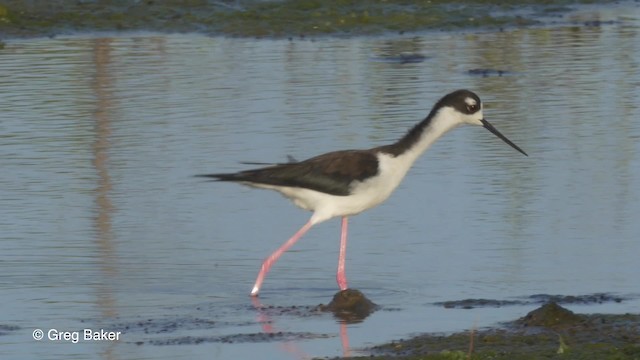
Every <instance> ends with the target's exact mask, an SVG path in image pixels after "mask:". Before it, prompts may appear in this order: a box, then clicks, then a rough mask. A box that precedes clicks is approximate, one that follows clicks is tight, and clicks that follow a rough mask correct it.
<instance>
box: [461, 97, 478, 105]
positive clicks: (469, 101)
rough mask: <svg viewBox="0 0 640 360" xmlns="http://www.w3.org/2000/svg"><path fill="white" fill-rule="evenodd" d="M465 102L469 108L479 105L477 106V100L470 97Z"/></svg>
mask: <svg viewBox="0 0 640 360" xmlns="http://www.w3.org/2000/svg"><path fill="white" fill-rule="evenodd" d="M464 102H466V103H467V105H469V106H473V105H477V104H478V102H477V101H476V99H474V98H470V97H468V98H466V99H464Z"/></svg>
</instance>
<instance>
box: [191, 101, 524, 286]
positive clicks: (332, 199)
mask: <svg viewBox="0 0 640 360" xmlns="http://www.w3.org/2000/svg"><path fill="white" fill-rule="evenodd" d="M462 124H471V125H482V126H483V127H485V128H486V129H487V130H489V131H491V132H492V133H493V134H495V135H496V136H497V137H499V138H500V139H502V140H503V141H504V142H506V143H507V144H509V145H510V146H511V147H513V148H514V149H516V150H518V151H519V152H521V153H522V154H524V155H527V153H525V152H524V151H523V150H522V149H520V148H519V147H518V146H517V145H516V144H514V143H512V142H511V141H510V140H509V139H507V138H506V137H505V136H504V135H502V134H501V133H500V132H499V131H498V130H497V129H496V128H495V127H493V125H491V124H490V123H489V122H488V121H487V120H485V119H484V116H483V114H482V102H481V101H480V98H479V97H478V95H476V94H474V93H473V92H471V91H469V90H457V91H454V92H452V93H450V94H448V95H446V96H444V97H443V98H442V99H440V100H439V101H438V102H437V103H436V104H435V106H434V107H433V109H432V110H431V112H430V113H429V115H427V117H426V118H425V119H424V120H422V121H421V122H420V123H418V124H417V125H416V126H414V127H413V128H412V129H411V130H409V132H408V133H407V134H406V135H405V136H403V137H402V138H401V139H400V140H398V141H396V142H395V143H393V144H390V145H384V146H379V147H375V148H373V149H368V150H342V151H334V152H330V153H326V154H322V155H319V156H316V157H313V158H311V159H308V160H305V161H300V162H290V163H286V164H275V165H272V166H267V167H263V168H259V169H253V170H246V171H241V172H238V173H231V174H207V175H198V176H204V177H209V178H213V179H216V180H219V181H235V182H239V183H242V184H245V185H250V186H255V187H259V188H264V189H272V190H276V191H279V192H280V193H282V194H283V195H284V196H286V197H288V198H289V199H291V200H292V201H293V203H294V204H296V205H297V206H299V207H301V208H303V209H305V210H310V211H313V215H312V216H311V218H310V219H309V221H308V222H307V223H306V224H305V225H304V226H303V227H302V228H300V230H298V231H297V232H296V233H295V234H294V235H293V236H292V237H291V238H290V239H289V240H287V242H285V243H284V244H283V245H282V246H280V248H278V249H277V250H276V251H275V252H273V254H271V255H270V256H269V257H268V258H266V259H265V260H264V262H263V263H262V268H261V269H260V272H259V273H258V278H257V279H256V282H255V285H254V286H253V289H252V290H251V295H252V296H256V295H258V292H259V291H260V287H261V286H262V282H263V281H264V278H265V275H266V274H267V272H269V269H270V268H271V266H272V265H273V264H274V263H275V262H276V261H277V260H278V258H279V257H280V256H281V255H282V254H283V253H284V252H285V251H287V250H288V249H289V248H290V247H291V246H292V245H293V244H295V243H296V241H298V240H299V239H300V238H301V237H302V235H304V234H305V233H306V232H307V231H308V230H309V229H310V228H311V227H312V226H313V225H315V224H318V223H320V222H322V221H326V220H329V219H331V218H333V217H337V216H341V217H342V231H341V235H340V255H339V258H338V272H337V276H336V278H337V281H338V286H340V290H345V289H347V279H346V276H345V272H344V265H345V254H346V248H347V224H348V216H350V215H355V214H358V213H360V212H362V211H365V210H367V209H371V208H372V207H374V206H376V205H378V204H380V203H382V202H383V201H384V200H386V199H387V198H388V197H389V195H391V192H393V190H394V189H395V188H396V187H398V185H399V184H400V181H402V179H403V178H404V176H405V175H406V174H407V171H409V168H411V165H412V164H413V163H414V161H416V159H417V158H418V157H419V156H420V155H421V154H422V153H423V152H425V151H426V150H427V149H428V148H429V146H430V145H431V144H433V143H434V142H435V141H436V140H437V139H438V138H439V137H440V136H442V135H444V134H445V133H446V132H447V131H449V130H451V129H453V128H455V127H456V126H458V125H462Z"/></svg>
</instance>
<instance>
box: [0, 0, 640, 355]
mask: <svg viewBox="0 0 640 360" xmlns="http://www.w3.org/2000/svg"><path fill="white" fill-rule="evenodd" d="M635 9H636V10H637V8H635ZM623 10H624V9H623ZM630 13H633V12H629V11H628V9H627V11H626V14H625V11H622V10H620V11H618V12H607V11H604V10H602V9H599V10H598V9H597V11H596V10H594V12H593V13H590V12H586V13H584V14H582V16H585V18H589V19H590V18H593V17H594V16H597V17H598V18H599V19H601V20H603V21H604V20H614V21H613V22H603V23H602V24H599V26H558V27H554V28H533V29H521V30H508V31H503V32H496V33H493V32H483V33H425V34H422V35H410V36H397V37H364V38H352V39H330V38H327V39H320V40H316V41H297V40H296V41H288V40H253V39H225V38H212V37H206V36H199V35H155V34H126V35H95V36H74V37H62V38H56V39H34V40H15V41H7V45H6V47H5V49H3V50H0V89H2V96H1V97H0V114H1V115H0V166H1V168H2V171H1V172H0V201H1V203H2V206H1V207H0V229H1V232H0V254H1V255H0V259H1V261H0V273H1V274H2V276H0V289H1V290H2V297H3V306H2V310H0V325H6V326H15V327H18V329H17V330H12V331H8V332H6V334H4V335H2V334H0V342H1V343H3V346H2V347H1V348H0V356H1V357H2V358H3V359H4V358H8V359H13V358H16V359H18V358H21V359H22V358H39V359H55V358H60V357H64V358H67V359H74V358H78V359H80V358H82V359H87V358H95V359H103V358H104V359H147V358H148V359H159V358H167V359H169V358H170V359H178V358H185V359H186V358H189V359H191V358H194V357H195V358H197V357H204V356H206V357H209V358H216V359H232V358H250V357H255V356H258V354H259V357H260V358H265V359H280V358H305V357H311V356H336V355H342V354H357V353H358V351H357V350H358V348H361V347H363V346H367V345H371V344H374V343H378V342H382V341H388V340H391V339H394V338H400V337H406V336H408V335H410V334H412V333H415V332H424V331H441V332H446V331H455V330H462V329H469V328H472V327H482V326H489V325H494V324H496V323H497V322H498V321H503V320H509V319H513V318H514V317H517V316H521V315H523V314H524V313H526V312H527V311H529V310H531V309H532V308H533V307H527V306H520V307H519V306H512V307H503V308H497V309H495V308H484V309H483V308H481V309H474V310H457V309H444V308H443V307H442V306H437V305H434V303H435V302H441V301H455V300H461V299H466V298H487V299H499V300H501V299H517V298H521V297H527V296H530V295H533V294H539V293H546V294H562V295H581V294H593V293H600V292H606V293H612V294H618V295H621V296H623V297H628V298H630V299H629V300H625V301H622V302H620V303H612V304H608V303H607V304H602V305H592V306H574V307H572V308H571V307H570V308H571V309H572V310H574V311H588V312H638V309H639V305H640V302H639V301H637V300H634V299H636V297H635V295H637V294H638V289H639V288H640V280H639V278H638V276H637V274H638V271H639V270H640V268H639V266H638V260H637V258H638V254H640V242H638V240H637V239H638V235H640V223H639V222H638V221H637V219H638V218H637V214H638V213H640V201H639V200H640V159H639V157H638V154H640V145H639V144H640V125H639V124H640V123H639V122H638V119H639V118H640V111H639V107H638V99H639V98H640V90H639V89H640V75H639V74H640V55H639V54H640V49H639V47H640V46H639V45H640V41H639V35H640V33H639V31H638V29H639V25H640V22H639V20H638V17H637V16H634V15H629V14H630ZM635 13H636V14H637V12H635ZM401 53H417V54H422V55H424V56H425V59H424V61H423V62H418V63H408V64H402V63H398V62H394V61H376V60H377V59H381V58H393V57H394V56H397V55H398V54H401ZM471 69H497V70H503V71H505V73H504V74H503V76H489V77H483V76H473V75H470V74H469V73H468V71H469V70H471ZM458 88H468V89H471V90H473V91H475V92H477V93H478V94H479V95H480V96H481V98H482V99H483V101H484V102H485V104H486V105H485V115H486V116H487V118H488V119H489V120H490V121H492V123H493V124H494V125H495V126H496V127H497V128H498V129H500V130H501V131H502V132H503V133H504V134H505V135H507V136H508V137H509V138H510V139H511V140H513V141H514V142H515V143H517V144H518V145H519V146H521V147H522V148H523V149H525V151H527V152H528V153H529V155H530V156H529V157H528V158H527V157H524V156H522V155H521V154H519V153H517V152H516V151H514V150H513V149H511V148H510V147H508V146H507V145H505V144H504V143H502V142H501V141H500V140H498V139H497V138H495V137H494V136H492V135H491V134H490V133H489V132H487V131H485V130H484V129H482V128H472V127H465V128H461V129H458V130H456V131H453V132H451V133H449V134H447V135H446V136H445V138H443V139H441V140H440V141H439V142H438V143H436V145H434V146H433V147H432V148H431V149H430V150H429V151H428V152H427V153H426V155H425V156H424V157H423V158H421V159H419V160H418V161H417V163H416V164H415V166H414V168H413V169H412V171H411V172H410V173H409V176H408V177H407V178H406V179H405V181H404V182H403V183H402V184H401V186H400V187H399V188H398V189H397V191H396V192H395V193H394V194H393V195H392V197H391V198H390V199H389V200H388V201H387V202H386V203H384V204H383V205H381V206H380V207H378V208H376V209H373V210H371V211H369V212H367V213H364V214H361V215H359V216H357V217H354V218H353V219H352V220H351V222H350V234H349V236H350V240H349V248H348V251H347V276H348V279H349V281H350V286H352V287H354V288H357V289H360V290H361V291H363V292H364V293H365V294H366V295H367V296H369V298H370V299H372V300H373V301H374V302H376V303H378V304H380V305H382V306H383V310H381V311H379V312H377V313H375V314H373V315H372V316H371V317H369V318H367V319H366V320H365V321H364V322H361V323H358V324H351V325H348V326H346V328H343V336H342V337H341V336H340V331H341V330H340V326H339V324H338V323H337V322H336V321H335V320H334V319H333V318H331V316H330V315H319V316H310V317H301V316H295V315H282V316H273V314H271V315H269V314H267V317H266V318H265V314H261V313H260V312H258V311H256V310H255V308H254V307H253V304H252V303H251V301H250V298H249V297H248V293H249V290H250V289H251V286H252V285H253V281H254V280H255V276H256V274H257V271H258V268H259V265H260V262H261V261H262V259H263V258H264V257H265V256H266V255H268V254H269V253H270V252H271V251H273V250H274V249H275V248H276V247H277V246H279V244H280V243H282V242H284V241H285V240H286V239H287V238H288V237H289V236H291V235H292V234H293V233H294V232H295V231H296V230H297V229H298V228H299V227H300V226H302V225H303V224H304V223H305V222H306V221H307V219H308V216H310V214H309V213H306V212H304V211H302V210H300V209H297V208H295V207H294V206H292V205H291V204H289V203H288V202H287V201H286V200H284V199H283V198H282V197H281V196H279V195H278V194H276V193H272V192H267V191H259V190H253V189H248V188H244V187H240V186H238V185H235V184H224V183H208V182H203V181H201V180H200V179H196V178H193V177H192V175H194V174H199V173H207V172H224V171H237V170H241V169H245V168H246V166H243V165H242V164H240V163H239V162H240V161H257V162H273V161H277V162H278V161H280V162H281V161H287V156H288V155H290V156H293V157H295V158H296V159H305V158H308V157H311V156H314V155H317V154H318V153H321V152H326V151H331V150H336V149H347V148H367V147H371V146H376V145H381V144H385V143H389V142H392V141H394V140H396V139H397V138H398V137H400V136H402V135H403V134H404V133H405V132H406V131H407V129H408V128H409V127H411V126H412V125H413V124H414V123H415V122H417V121H419V120H421V119H422V118H423V117H424V116H425V115H426V113H427V112H428V110H429V109H430V107H431V106H432V104H433V103H434V102H435V101H437V99H438V98H439V97H440V96H442V95H444V94H445V93H447V92H449V91H451V90H455V89H458ZM338 241H339V220H331V221H328V222H326V223H323V224H320V225H318V226H317V227H314V228H313V229H312V230H311V231H310V232H309V233H308V234H307V235H306V236H305V237H304V238H303V239H302V240H301V241H300V242H299V243H298V244H296V246H295V247H294V248H293V249H292V250H291V251H290V252H289V253H287V254H285V255H284V256H283V257H282V258H281V260H280V262H279V263H278V264H277V265H276V266H275V267H274V268H273V270H272V271H271V273H270V274H269V276H268V277H267V280H266V282H265V284H264V287H263V290H262V293H261V297H260V302H261V303H262V304H263V305H265V306H269V305H273V306H292V305H295V306H312V305H316V304H318V303H326V302H328V301H329V300H330V299H331V296H332V295H333V294H334V292H335V291H336V290H337V289H336V284H335V267H336V261H337V254H338ZM149 321H150V322H155V323H160V325H157V327H152V326H142V325H139V324H140V323H144V322H149ZM203 322H204V323H205V324H204V325H203ZM206 322H213V325H211V324H208V323H206ZM172 323H175V324H177V328H175V329H171V326H170V325H171V324H172ZM207 324H208V325H207ZM127 326H128V327H129V332H126V330H127V329H126V327H127ZM36 328H40V329H43V330H45V332H46V331H47V330H49V329H59V330H64V331H76V330H81V329H84V328H91V329H96V330H99V329H101V328H104V329H106V330H110V331H125V334H124V336H123V338H121V340H120V341H117V342H109V341H102V342H86V341H80V342H79V343H78V344H70V343H68V342H60V341H50V340H46V339H45V340H42V341H40V342H36V341H35V340H33V338H32V331H33V330H34V329H36ZM145 329H146V331H145ZM163 329H164V330H165V331H161V330H163ZM263 331H275V332H278V331H282V332H290V333H295V334H300V333H306V334H310V335H309V336H306V337H301V338H298V337H295V336H293V337H291V338H287V337H283V338H282V339H281V340H274V341H258V342H254V341H248V342H234V343H225V342H221V341H205V342H203V343H201V344H192V345H174V346H155V345H152V344H150V341H151V340H154V339H155V340H158V339H160V340H162V339H167V338H180V337H185V336H194V337H198V336H199V337H209V338H212V337H217V336H224V335H229V334H254V333H261V332H263ZM345 333H347V334H348V341H349V344H348V347H349V349H347V348H346V344H345V342H344V340H345V336H344V335H345ZM137 343H138V344H137ZM140 343H142V345H140Z"/></svg>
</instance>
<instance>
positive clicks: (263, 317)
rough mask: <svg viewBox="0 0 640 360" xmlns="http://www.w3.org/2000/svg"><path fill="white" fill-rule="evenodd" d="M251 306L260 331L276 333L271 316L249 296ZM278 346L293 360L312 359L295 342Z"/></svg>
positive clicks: (257, 300) (285, 342)
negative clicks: (256, 316) (255, 312)
mask: <svg viewBox="0 0 640 360" xmlns="http://www.w3.org/2000/svg"><path fill="white" fill-rule="evenodd" d="M251 304H253V308H254V309H256V311H257V312H258V319H257V321H258V323H259V324H260V326H262V331H263V332H265V333H267V334H273V333H276V332H278V330H277V328H276V327H275V326H274V325H273V319H271V316H270V315H269V314H268V313H267V312H266V311H265V306H264V305H262V303H260V300H259V299H258V297H257V296H251ZM278 345H279V347H280V348H282V350H284V352H286V353H289V354H291V355H293V358H294V359H311V358H312V357H313V356H311V355H309V354H306V353H305V352H304V351H302V350H301V349H300V347H298V346H297V345H296V342H295V341H284V342H282V343H280V344H278Z"/></svg>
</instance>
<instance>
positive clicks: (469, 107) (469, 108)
mask: <svg viewBox="0 0 640 360" xmlns="http://www.w3.org/2000/svg"><path fill="white" fill-rule="evenodd" d="M467 111H468V112H469V114H473V113H474V112H476V111H478V105H476V104H473V105H467Z"/></svg>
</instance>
